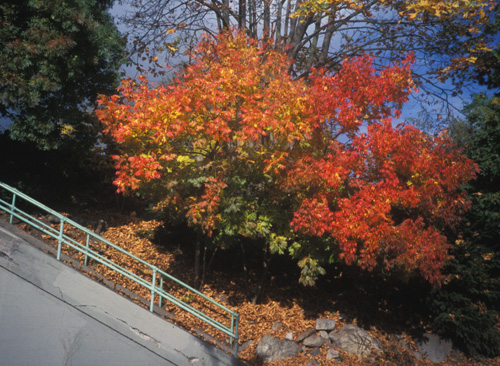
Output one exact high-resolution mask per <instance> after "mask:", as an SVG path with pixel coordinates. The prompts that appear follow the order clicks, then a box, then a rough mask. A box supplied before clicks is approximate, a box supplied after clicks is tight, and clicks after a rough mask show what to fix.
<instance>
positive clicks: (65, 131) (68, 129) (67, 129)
mask: <svg viewBox="0 0 500 366" xmlns="http://www.w3.org/2000/svg"><path fill="white" fill-rule="evenodd" d="M73 132H75V128H74V127H73V126H71V125H62V127H61V135H63V136H71V135H72V134H73Z"/></svg>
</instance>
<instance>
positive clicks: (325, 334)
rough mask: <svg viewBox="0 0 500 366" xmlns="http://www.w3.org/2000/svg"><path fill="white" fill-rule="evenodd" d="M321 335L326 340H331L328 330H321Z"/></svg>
mask: <svg viewBox="0 0 500 366" xmlns="http://www.w3.org/2000/svg"><path fill="white" fill-rule="evenodd" d="M319 336H320V337H321V338H325V339H326V340H330V336H329V334H328V332H327V331H325V330H320V331H319Z"/></svg>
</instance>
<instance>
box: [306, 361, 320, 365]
mask: <svg viewBox="0 0 500 366" xmlns="http://www.w3.org/2000/svg"><path fill="white" fill-rule="evenodd" d="M306 366H320V363H319V362H318V361H316V360H309V362H308V363H306Z"/></svg>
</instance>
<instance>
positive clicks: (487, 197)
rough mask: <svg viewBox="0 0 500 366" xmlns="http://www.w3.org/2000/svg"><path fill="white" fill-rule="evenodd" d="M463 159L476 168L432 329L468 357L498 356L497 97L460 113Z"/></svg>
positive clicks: (499, 186)
mask: <svg viewBox="0 0 500 366" xmlns="http://www.w3.org/2000/svg"><path fill="white" fill-rule="evenodd" d="M466 114H467V120H466V122H465V125H466V126H467V127H468V132H469V138H468V139H467V145H466V146H465V152H466V155H467V156H468V157H469V158H471V159H473V160H474V161H475V162H476V163H477V164H478V165H479V168H480V169H481V172H480V173H479V175H478V178H477V179H476V180H475V181H472V182H471V183H469V184H468V185H467V186H466V187H465V190H466V191H467V193H468V194H469V197H470V201H471V202H470V203H471V209H470V211H469V212H468V214H467V215H466V217H465V218H464V220H463V222H462V224H461V226H460V227H459V228H457V230H456V231H455V232H454V233H452V234H451V236H452V237H453V238H454V240H455V243H456V245H455V246H454V249H453V253H452V254H453V256H454V260H453V261H452V262H451V265H450V266H449V268H448V273H449V278H450V281H449V282H448V283H447V284H446V285H445V286H443V287H442V288H441V289H440V290H439V291H433V293H432V295H431V298H432V305H431V308H432V311H433V313H434V314H435V317H434V324H433V325H434V327H435V329H436V330H439V332H441V333H442V334H443V335H444V336H447V337H449V338H451V339H452V340H453V342H454V343H455V345H456V346H459V347H460V348H462V349H463V350H464V351H466V352H467V353H469V354H480V355H487V356H496V355H499V354H500V331H499V329H498V328H497V327H496V324H497V322H498V311H499V310H500V99H499V98H498V97H491V98H487V97H485V96H484V95H478V96H476V97H475V98H474V101H473V102H472V103H471V104H470V105H469V107H468V108H467V109H466Z"/></svg>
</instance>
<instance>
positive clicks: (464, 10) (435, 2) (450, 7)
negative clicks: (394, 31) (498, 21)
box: [400, 0, 491, 23]
mask: <svg viewBox="0 0 500 366" xmlns="http://www.w3.org/2000/svg"><path fill="white" fill-rule="evenodd" d="M404 4H405V5H406V9H405V10H403V11H401V12H400V15H401V16H404V15H406V17H407V18H408V19H410V20H414V19H417V20H424V19H425V17H427V16H433V17H436V18H452V17H459V18H461V19H467V20H474V21H475V22H479V23H486V22H487V21H488V17H487V15H486V13H485V11H484V10H485V9H487V8H488V7H489V6H491V1H489V0H482V1H469V0H413V1H405V2H404Z"/></svg>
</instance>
